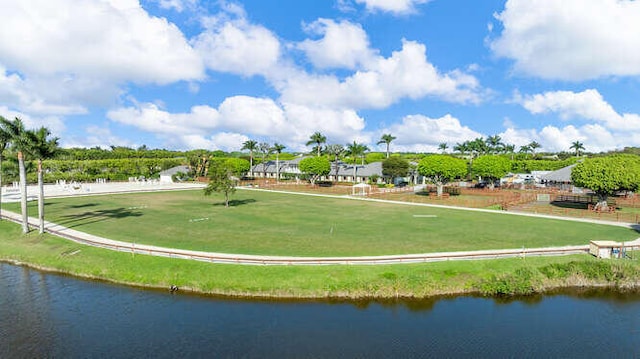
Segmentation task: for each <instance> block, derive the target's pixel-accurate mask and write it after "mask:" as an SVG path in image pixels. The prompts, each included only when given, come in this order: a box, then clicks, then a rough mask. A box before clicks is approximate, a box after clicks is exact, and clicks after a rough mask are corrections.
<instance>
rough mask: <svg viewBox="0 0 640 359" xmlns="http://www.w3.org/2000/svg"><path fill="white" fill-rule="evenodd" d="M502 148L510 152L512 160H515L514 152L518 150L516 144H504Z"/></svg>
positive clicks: (505, 151)
mask: <svg viewBox="0 0 640 359" xmlns="http://www.w3.org/2000/svg"><path fill="white" fill-rule="evenodd" d="M502 150H503V151H504V153H508V154H510V155H511V160H512V161H513V154H514V152H515V151H516V146H515V145H504V147H503V148H502Z"/></svg>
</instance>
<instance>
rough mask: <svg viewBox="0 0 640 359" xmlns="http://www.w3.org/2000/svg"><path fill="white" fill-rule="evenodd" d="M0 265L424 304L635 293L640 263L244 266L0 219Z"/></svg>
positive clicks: (583, 259)
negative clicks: (108, 244) (435, 299)
mask: <svg viewBox="0 0 640 359" xmlns="http://www.w3.org/2000/svg"><path fill="white" fill-rule="evenodd" d="M0 260H3V261H8V262H12V263H20V264H23V265H29V266H32V267H35V268H40V269H45V270H50V271H55V272H60V273H66V274H71V275H74V276H78V277H84V278H92V279H99V280H105V281H112V282H117V283H123V284H128V285H136V286H144V287H157V288H164V289H166V288H168V287H169V286H170V285H172V284H175V285H177V286H179V287H180V288H181V290H182V291H194V292H200V293H206V294H218V295H229V296H249V297H280V298H393V297H411V298H423V297H429V296H434V295H440V294H461V293H482V294H486V295H500V294H504V295H511V294H531V293H538V292H543V291H545V290H549V289H555V288H561V287H567V286H604V285H606V286H613V287H619V288H630V287H637V286H638V285H639V283H638V278H640V276H639V274H640V262H639V261H638V260H626V261H598V260H596V259H593V258H592V257H590V256H588V255H574V256H566V257H549V258H526V259H501V260H484V261H460V262H440V263H426V264H410V265H384V266H311V267H306V266H305V267H302V266H273V267H265V266H240V265H224V264H210V263H201V262H194V261H187V260H180V259H169V258H159V257H150V256H144V255H135V256H132V255H131V254H127V253H119V252H112V251H108V250H103V249H98V248H93V247H88V246H84V245H79V244H76V243H73V242H70V241H67V240H63V239H59V238H56V237H53V236H50V235H42V236H41V235H38V234H37V233H33V232H32V233H31V234H29V235H26V236H25V235H22V234H21V233H20V227H19V226H18V225H16V224H14V223H10V222H7V221H0Z"/></svg>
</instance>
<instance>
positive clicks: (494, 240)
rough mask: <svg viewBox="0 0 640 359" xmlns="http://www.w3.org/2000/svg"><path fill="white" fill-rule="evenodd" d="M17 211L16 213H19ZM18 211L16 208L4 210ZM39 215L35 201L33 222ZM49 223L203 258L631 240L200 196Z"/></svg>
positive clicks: (453, 215)
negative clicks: (226, 202) (226, 203)
mask: <svg viewBox="0 0 640 359" xmlns="http://www.w3.org/2000/svg"><path fill="white" fill-rule="evenodd" d="M14 207H15V208H14ZM7 208H8V209H11V210H18V206H17V204H9V205H7ZM36 212H37V209H36V204H35V202H32V203H30V215H32V216H35V215H36ZM46 213H47V220H49V221H51V222H55V223H59V224H61V225H63V226H66V227H70V228H72V229H76V230H79V231H83V232H87V233H91V234H95V235H99V236H103V237H106V238H111V239H114V240H120V241H127V242H135V243H140V244H150V245H156V246H163V247H173V248H181V249H189V250H198V251H209V252H225V253H244V254H264V255H283V256H365V255H385V254H410V253H429V252H445V251H447V252H448V251H462V250H482V249H504V248H521V247H527V248H531V247H547V246H564V245H581V244H582V245H584V244H588V243H589V241H590V240H594V239H606V240H615V241H629V240H633V239H635V238H637V237H638V233H637V232H636V231H634V230H632V229H628V228H623V227H615V226H608V225H601V224H591V223H579V222H569V221H561V220H552V219H543V218H530V217H521V216H508V215H500V214H497V213H496V214H494V213H481V212H468V211H462V210H456V209H441V208H430V207H416V206H409V205H402V204H389V203H377V202H366V201H354V200H349V199H346V198H344V199H343V198H323V197H310V196H302V195H292V194H283V193H272V192H259V191H238V192H236V194H234V195H233V196H232V207H230V208H225V207H224V205H223V200H222V197H221V196H212V197H205V196H203V194H202V191H201V190H192V191H176V192H157V193H135V194H121V195H108V196H90V197H70V198H54V199H48V200H47V203H46Z"/></svg>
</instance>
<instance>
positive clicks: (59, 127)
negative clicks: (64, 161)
mask: <svg viewBox="0 0 640 359" xmlns="http://www.w3.org/2000/svg"><path fill="white" fill-rule="evenodd" d="M0 115H2V116H3V117H4V118H6V119H7V120H13V119H14V118H16V117H17V118H19V119H21V120H22V122H23V123H24V126H25V128H27V129H37V128H40V127H46V128H48V129H49V130H50V131H51V133H52V135H53V136H60V135H61V134H62V133H63V132H64V131H65V129H66V126H65V124H64V122H63V121H62V119H61V118H60V117H58V116H30V115H28V114H26V113H23V112H20V111H14V110H11V109H10V108H8V107H6V106H0Z"/></svg>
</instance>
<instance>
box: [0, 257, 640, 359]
mask: <svg viewBox="0 0 640 359" xmlns="http://www.w3.org/2000/svg"><path fill="white" fill-rule="evenodd" d="M0 283H1V284H2V287H3V288H2V290H1V291H0V357H2V358H10V357H59V358H62V357H64V358H72V357H110V358H119V357H155V358H161V357H190V358H194V357H247V358H258V357H260V358H264V357H278V358H282V357H291V358H299V357H325V358H340V357H342V358H352V357H367V358H375V357H381V358H382V357H386V358H388V357H471V356H472V357H509V356H510V357H513V356H517V357H602V358H605V357H607V358H609V357H614V356H615V357H638V356H639V355H640V345H639V344H638V343H640V295H638V294H637V293H636V294H619V293H613V292H607V291H599V292H587V293H581V294H578V293H573V294H571V295H569V294H556V295H550V296H539V297H534V298H526V299H524V300H496V299H487V298H474V297H451V298H438V299H433V300H422V301H399V302H375V301H372V302H326V301H295V302H294V301H266V300H241V299H221V298H214V297H206V296H195V295H188V294H185V293H181V292H180V291H178V293H177V294H171V293H170V292H169V291H168V290H167V291H152V290H142V289H138V288H129V287H125V286H117V285H111V284H105V283H100V282H93V281H84V280H78V279H75V278H71V277H66V276H60V275H54V274H47V273H42V272H39V271H36V270H31V269H27V268H23V267H19V266H14V265H9V264H2V263H0Z"/></svg>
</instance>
